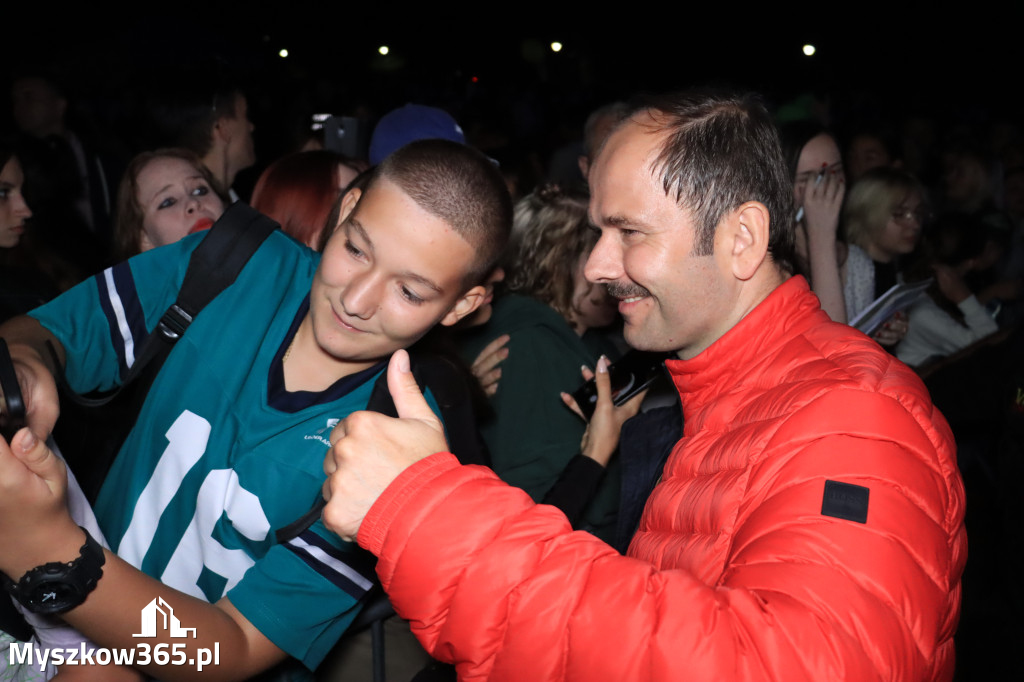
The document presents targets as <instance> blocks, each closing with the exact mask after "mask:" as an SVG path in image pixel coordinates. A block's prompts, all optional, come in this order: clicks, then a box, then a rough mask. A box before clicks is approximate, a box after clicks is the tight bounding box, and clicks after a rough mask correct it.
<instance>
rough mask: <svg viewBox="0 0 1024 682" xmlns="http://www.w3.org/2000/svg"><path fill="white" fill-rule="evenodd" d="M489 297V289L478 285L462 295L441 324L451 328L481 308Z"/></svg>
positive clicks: (442, 319)
mask: <svg viewBox="0 0 1024 682" xmlns="http://www.w3.org/2000/svg"><path fill="white" fill-rule="evenodd" d="M486 297H487V289H486V288H485V287H484V286H483V285H480V284H478V285H477V286H475V287H473V288H472V289H470V290H469V291H467V292H466V293H464V294H463V295H462V297H461V298H459V300H457V301H456V302H455V305H453V306H452V307H451V308H450V309H449V310H448V312H447V313H445V316H444V317H442V318H441V324H443V325H444V326H445V327H450V326H452V325H453V324H455V323H456V322H458V321H459V320H461V319H462V318H464V317H465V316H466V315H469V314H470V313H472V312H473V311H474V310H476V309H477V308H479V307H480V304H482V303H483V302H484V299H485V298H486Z"/></svg>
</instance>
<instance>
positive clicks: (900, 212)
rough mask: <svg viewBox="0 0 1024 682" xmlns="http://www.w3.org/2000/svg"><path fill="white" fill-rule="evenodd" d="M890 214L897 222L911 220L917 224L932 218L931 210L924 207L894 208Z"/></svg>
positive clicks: (922, 223)
mask: <svg viewBox="0 0 1024 682" xmlns="http://www.w3.org/2000/svg"><path fill="white" fill-rule="evenodd" d="M890 215H891V216H892V219H893V220H895V221H896V222H898V223H909V222H910V221H911V220H913V221H916V222H917V223H918V224H919V225H924V224H925V223H926V222H928V221H929V220H931V219H932V213H931V211H929V210H927V209H924V208H896V209H893V211H892V213H890Z"/></svg>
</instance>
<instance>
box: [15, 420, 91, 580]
mask: <svg viewBox="0 0 1024 682" xmlns="http://www.w3.org/2000/svg"><path fill="white" fill-rule="evenodd" d="M67 483H68V476H67V468H66V467H65V465H64V461H63V460H61V459H60V458H59V457H57V456H56V455H55V454H53V452H52V451H51V450H50V448H48V447H47V446H46V443H44V442H43V441H42V440H40V439H39V438H37V437H36V435H35V434H34V433H33V432H32V430H30V429H28V428H24V429H21V430H20V431H18V433H17V434H15V436H14V438H13V439H12V440H11V443H10V445H8V443H7V441H5V440H4V439H3V438H0V570H2V571H3V572H5V573H7V575H9V576H14V577H15V578H17V576H20V575H22V574H23V573H24V572H25V571H26V570H28V569H30V568H32V567H33V566H38V565H40V564H43V563H46V562H48V561H59V560H70V559H71V558H74V556H76V555H77V551H75V550H77V548H78V546H80V545H81V544H82V542H81V539H80V538H81V532H80V531H79V530H78V527H77V525H76V524H75V523H74V521H72V520H71V516H70V515H69V514H68V510H67V501H66V495H67ZM68 538H70V543H71V547H72V553H71V555H70V556H67V557H64V556H62V551H61V549H60V548H61V547H63V546H65V545H66V543H64V542H63V540H65V539H68ZM75 543H77V544H75ZM55 552H56V553H55Z"/></svg>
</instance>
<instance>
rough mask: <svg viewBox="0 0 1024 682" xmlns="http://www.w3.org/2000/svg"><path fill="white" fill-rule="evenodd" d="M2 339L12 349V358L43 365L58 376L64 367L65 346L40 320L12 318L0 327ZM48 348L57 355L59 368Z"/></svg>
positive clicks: (22, 316)
mask: <svg viewBox="0 0 1024 682" xmlns="http://www.w3.org/2000/svg"><path fill="white" fill-rule="evenodd" d="M0 337H3V339H4V340H5V341H7V345H8V347H9V348H10V349H11V358H12V359H14V360H18V359H19V358H27V359H31V360H35V361H36V362H39V363H41V364H42V365H43V366H44V367H46V369H47V370H49V372H50V374H53V375H56V374H57V373H58V370H59V369H60V367H63V366H64V361H65V357H64V346H62V345H61V343H60V341H58V340H57V337H56V336H54V335H53V334H52V333H50V331H49V330H48V329H47V328H46V327H44V326H43V325H41V324H40V323H39V321H38V320H36V319H35V318H33V317H29V316H28V315H21V316H19V317H15V318H12V319H10V320H8V321H7V322H4V323H3V324H2V325H0ZM48 346H52V347H53V349H54V351H56V353H57V358H56V359H57V362H59V363H60V367H58V366H57V365H56V364H55V363H54V356H53V353H51V352H50V351H49V348H48Z"/></svg>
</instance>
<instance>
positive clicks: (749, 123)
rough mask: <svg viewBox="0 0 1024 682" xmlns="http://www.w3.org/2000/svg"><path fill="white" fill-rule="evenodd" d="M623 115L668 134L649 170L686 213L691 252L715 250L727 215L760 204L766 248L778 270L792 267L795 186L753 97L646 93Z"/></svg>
mask: <svg viewBox="0 0 1024 682" xmlns="http://www.w3.org/2000/svg"><path fill="white" fill-rule="evenodd" d="M645 119H646V120H645ZM629 120H632V121H635V122H637V123H638V124H640V125H647V126H650V127H651V128H653V129H654V131H655V132H658V133H664V134H666V136H667V137H666V140H665V144H664V147H663V148H662V150H661V152H660V153H659V154H658V158H657V159H656V160H655V162H654V167H653V169H652V170H653V171H654V172H655V173H658V174H660V176H661V180H662V185H663V186H664V188H665V193H666V194H667V195H669V196H672V197H673V198H674V199H675V200H676V202H677V203H678V204H679V205H680V206H682V207H683V208H685V209H687V210H688V211H690V212H691V213H692V215H693V218H694V222H695V223H696V231H697V236H696V239H695V241H694V253H695V255H699V256H707V255H711V254H712V253H713V251H714V240H715V228H716V227H717V226H718V223H719V222H720V221H721V220H722V217H723V216H725V214H726V213H728V212H729V211H732V210H733V209H736V208H738V207H739V206H740V205H741V204H743V203H744V202H746V201H759V202H761V203H762V204H764V205H765V206H766V207H767V208H768V214H769V219H770V229H769V236H768V253H769V254H770V255H771V257H772V260H773V261H774V262H775V264H776V265H777V266H778V267H779V268H780V269H782V270H784V271H786V272H793V262H794V249H795V234H794V224H793V210H792V205H793V190H792V186H791V181H790V178H789V174H788V173H787V172H786V163H785V161H784V159H783V156H782V149H781V146H780V144H779V134H778V131H777V130H776V129H775V126H774V124H773V123H772V120H771V117H770V116H769V114H768V110H767V109H766V108H765V106H764V104H763V103H762V102H761V100H760V99H759V98H758V97H757V96H756V95H753V94H745V95H736V94H722V93H715V92H704V91H697V92H685V93H679V94H673V95H662V96H658V97H648V98H645V99H644V100H641V101H640V102H638V103H637V113H635V114H633V116H632V117H631V118H630V119H629Z"/></svg>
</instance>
